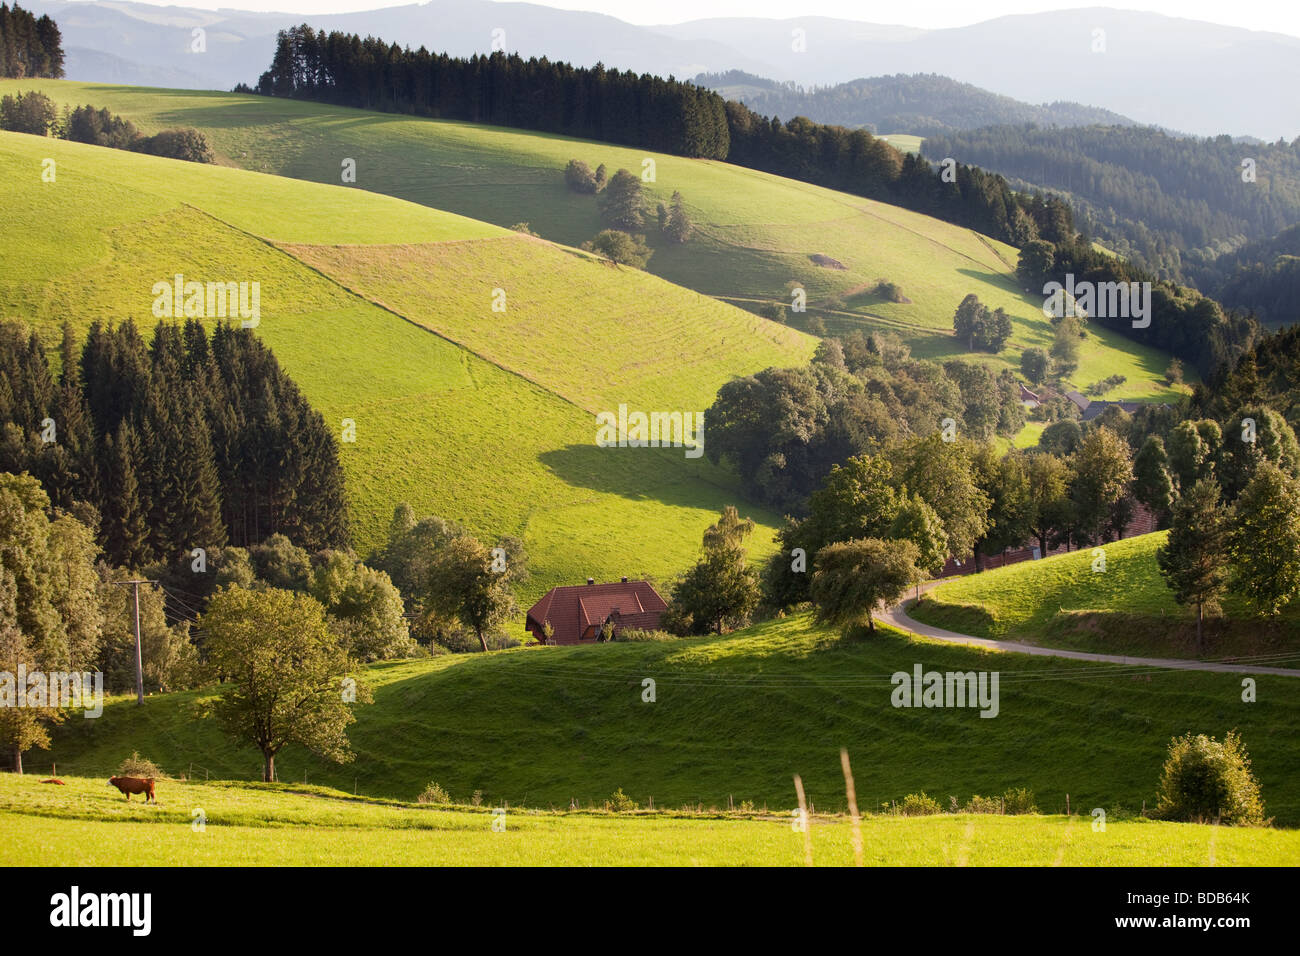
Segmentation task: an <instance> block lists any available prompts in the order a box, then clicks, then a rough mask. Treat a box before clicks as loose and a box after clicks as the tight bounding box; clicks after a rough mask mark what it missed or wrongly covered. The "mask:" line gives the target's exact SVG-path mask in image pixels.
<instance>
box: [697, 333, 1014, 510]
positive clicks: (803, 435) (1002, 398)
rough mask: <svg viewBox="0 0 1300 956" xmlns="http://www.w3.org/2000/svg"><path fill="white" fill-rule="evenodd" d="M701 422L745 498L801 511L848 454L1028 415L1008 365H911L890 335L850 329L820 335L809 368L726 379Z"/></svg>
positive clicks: (991, 428) (976, 431)
mask: <svg viewBox="0 0 1300 956" xmlns="http://www.w3.org/2000/svg"><path fill="white" fill-rule="evenodd" d="M705 418H706V419H707V420H708V422H709V440H708V442H706V443H705V453H706V454H707V455H708V457H709V459H710V460H711V461H713V462H714V463H715V464H716V463H718V462H721V461H726V462H727V463H729V464H730V465H731V466H732V467H733V468H735V470H736V472H737V473H738V474H739V476H740V480H741V484H742V487H743V488H744V490H745V492H746V494H747V496H748V497H750V498H751V499H752V500H754V501H758V502H761V503H763V504H766V505H769V506H771V507H773V508H779V509H781V510H784V511H787V512H789V513H792V514H802V513H805V512H806V509H807V506H808V498H809V496H810V495H811V494H812V493H813V491H814V490H815V489H816V488H817V487H818V485H820V483H821V482H822V481H823V480H824V479H825V478H826V476H827V474H828V473H829V472H830V470H831V468H832V466H833V465H835V464H838V463H840V462H843V461H845V460H847V459H848V458H850V457H853V456H854V455H859V454H865V453H869V452H872V451H874V450H876V449H877V448H879V447H882V446H884V445H887V444H889V443H891V442H894V441H896V440H900V439H904V438H906V437H908V436H912V435H925V434H930V433H932V432H937V431H939V430H941V429H944V428H945V427H948V428H949V430H950V431H954V432H955V431H960V432H961V433H962V434H965V435H969V436H972V437H977V438H979V439H980V440H988V439H991V438H993V437H994V436H996V435H1001V436H1008V437H1009V436H1011V435H1014V434H1016V432H1018V431H1019V430H1020V428H1021V427H1022V426H1023V425H1024V422H1025V411H1024V407H1023V406H1022V405H1021V403H1020V399H1019V391H1018V389H1017V386H1016V382H1015V378H1014V376H1013V375H1012V373H1011V372H1010V370H1009V369H1008V370H1003V371H1002V372H1000V373H994V372H993V371H992V370H990V369H989V368H987V367H986V366H983V365H979V364H975V363H971V362H965V361H961V360H953V361H949V362H946V363H944V364H942V365H940V364H938V363H935V362H929V361H922V360H917V359H913V358H911V356H910V352H909V350H908V348H907V346H906V345H904V344H902V343H900V342H899V341H898V340H897V339H895V338H893V337H891V336H888V335H881V334H873V335H864V334H862V333H861V332H853V333H850V334H849V335H847V336H844V337H843V338H842V339H824V340H823V341H822V342H821V343H820V344H819V345H818V349H817V353H816V355H815V356H814V359H813V361H812V362H811V363H810V364H808V365H807V366H804V367H802V368H788V369H782V368H769V369H765V370H764V371H761V372H758V373H756V374H754V375H750V376H746V377H745V378H739V379H735V380H733V381H731V382H728V383H726V384H725V385H723V386H722V388H720V389H719V390H718V393H717V396H716V398H715V399H714V401H713V404H712V405H711V406H710V407H709V409H708V410H707V411H706V412H705ZM946 421H947V422H949V423H950V424H948V425H947V426H946V425H945V422H946Z"/></svg>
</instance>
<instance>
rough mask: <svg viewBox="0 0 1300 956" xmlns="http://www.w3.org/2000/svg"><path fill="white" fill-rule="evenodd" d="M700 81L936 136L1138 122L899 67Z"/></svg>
mask: <svg viewBox="0 0 1300 956" xmlns="http://www.w3.org/2000/svg"><path fill="white" fill-rule="evenodd" d="M695 83H697V84H698V85H700V86H707V87H709V88H710V89H713V90H717V91H718V92H719V93H720V94H722V95H723V96H725V97H727V98H728V99H735V100H739V101H740V102H742V103H744V104H745V105H746V106H748V107H749V108H750V109H752V110H754V111H755V112H758V113H763V114H764V115H767V116H779V117H781V118H782V119H790V118H791V117H793V116H806V117H808V118H809V119H811V120H815V121H816V122H818V123H835V124H838V125H840V126H849V127H863V128H866V129H867V130H869V131H870V132H873V133H901V132H905V133H915V134H916V135H918V136H930V135H934V134H935V133H940V132H946V131H950V130H966V129H978V128H980V127H982V126H1019V125H1023V124H1025V123H1034V124H1037V125H1040V126H1092V125H1105V126H1134V125H1136V123H1135V122H1134V121H1133V120H1131V119H1129V118H1128V117H1127V116H1121V115H1120V114H1119V113H1114V112H1111V111H1110V110H1104V109H1100V108H1098V107H1094V106H1085V105H1083V104H1081V103H1068V102H1056V103H1045V104H1042V105H1038V106H1036V105H1033V104H1031V103H1022V102H1020V101H1019V100H1016V99H1012V98H1011V97H1009V96H1002V95H1000V94H997V93H990V92H989V91H988V90H984V89H980V88H979V87H977V86H975V85H974V84H971V83H959V82H957V81H956V80H953V79H949V78H948V77H946V76H940V75H938V74H935V73H915V74H902V73H899V74H895V75H893V76H873V77H863V78H860V79H856V80H850V81H849V82H847V83H840V84H837V85H835V86H820V87H813V88H811V89H805V88H803V87H800V86H796V85H794V84H793V83H778V82H777V81H775V80H769V79H766V78H764V77H759V76H754V75H752V74H749V73H745V72H744V71H742V70H729V71H727V72H726V73H701V74H699V75H698V76H696V77H695Z"/></svg>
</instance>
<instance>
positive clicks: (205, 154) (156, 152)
mask: <svg viewBox="0 0 1300 956" xmlns="http://www.w3.org/2000/svg"><path fill="white" fill-rule="evenodd" d="M131 149H133V150H135V151H136V152H138V153H149V154H151V155H153V156H165V157H167V158H168V159H183V160H185V161H186V162H190V163H214V162H216V159H215V158H214V157H213V155H212V147H211V146H209V145H208V138H207V137H206V136H204V135H203V134H202V133H201V132H199V131H198V130H196V129H192V128H186V129H165V130H163V131H162V132H161V133H155V134H154V135H153V136H144V137H141V138H140V139H138V140H136V141H135V142H134V143H133V144H132V145H131Z"/></svg>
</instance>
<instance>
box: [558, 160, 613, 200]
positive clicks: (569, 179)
mask: <svg viewBox="0 0 1300 956" xmlns="http://www.w3.org/2000/svg"><path fill="white" fill-rule="evenodd" d="M601 168H602V169H603V168H604V167H601ZM564 182H565V183H566V184H567V185H568V187H569V188H570V189H572V190H573V191H574V192H576V193H588V194H590V195H595V193H597V192H598V191H599V189H598V186H597V183H596V174H595V173H593V172H592V171H591V167H590V166H588V165H587V164H586V163H584V162H583V161H582V160H580V159H571V160H569V165H567V166H565V167H564Z"/></svg>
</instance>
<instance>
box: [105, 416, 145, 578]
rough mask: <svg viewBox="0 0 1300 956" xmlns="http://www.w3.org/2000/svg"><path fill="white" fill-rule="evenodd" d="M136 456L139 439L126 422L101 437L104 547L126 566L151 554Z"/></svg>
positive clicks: (134, 565)
mask: <svg viewBox="0 0 1300 956" xmlns="http://www.w3.org/2000/svg"><path fill="white" fill-rule="evenodd" d="M139 458H140V442H139V439H138V438H137V436H136V433H135V430H134V429H133V428H131V426H130V425H129V424H128V423H127V422H125V421H124V422H122V423H121V424H120V425H118V428H117V432H116V433H115V434H114V435H113V436H112V437H107V436H106V437H105V438H104V456H103V460H104V463H105V471H106V474H105V476H104V489H105V496H104V507H103V513H104V534H103V536H104V539H105V548H104V550H105V551H106V552H107V553H108V555H109V557H110V558H111V559H112V561H113V563H114V564H117V565H120V566H122V567H127V568H138V567H141V566H143V565H145V564H147V563H148V562H149V561H150V560H152V558H153V553H152V551H151V549H150V547H149V529H148V526H147V525H146V523H145V510H144V507H143V505H142V504H141V501H140V482H139V479H138V477H137V474H136V462H137V461H138V460H139Z"/></svg>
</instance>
